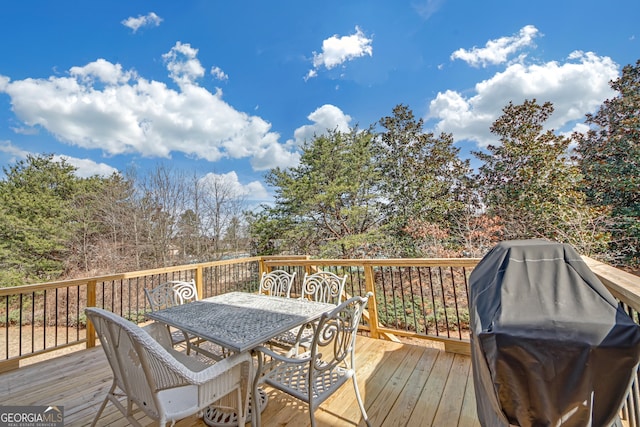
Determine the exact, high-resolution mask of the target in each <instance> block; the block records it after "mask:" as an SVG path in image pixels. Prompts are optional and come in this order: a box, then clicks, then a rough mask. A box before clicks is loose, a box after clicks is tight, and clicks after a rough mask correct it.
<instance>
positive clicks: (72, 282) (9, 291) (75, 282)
mask: <svg viewBox="0 0 640 427" xmlns="http://www.w3.org/2000/svg"><path fill="white" fill-rule="evenodd" d="M259 260H260V257H247V258H234V259H227V260H222V261H210V262H203V263H198V264H187V265H178V266H172V267H162V268H154V269H150V270H140V271H133V272H126V273H116V274H108V275H104V276H93V277H83V278H79V279H68V280H59V281H55V282H46V283H37V284H32V285H22V286H13V287H8V288H0V297H2V296H6V295H15V294H19V293H29V292H38V291H44V290H48V289H56V288H64V287H69V286H82V285H86V284H87V283H89V282H109V281H112V280H125V279H135V278H137V277H145V276H152V275H154V274H166V273H175V272H178V271H190V270H196V269H197V268H207V267H213V266H220V265H230V264H243V263H246V262H252V261H259Z"/></svg>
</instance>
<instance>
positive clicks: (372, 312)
mask: <svg viewBox="0 0 640 427" xmlns="http://www.w3.org/2000/svg"><path fill="white" fill-rule="evenodd" d="M374 283H375V279H374V275H373V266H372V265H371V264H365V265H364V286H365V290H366V291H367V292H371V293H372V294H373V296H372V297H371V298H370V299H369V304H367V311H369V328H371V338H376V339H378V338H380V333H379V332H378V305H377V304H376V290H375V286H374Z"/></svg>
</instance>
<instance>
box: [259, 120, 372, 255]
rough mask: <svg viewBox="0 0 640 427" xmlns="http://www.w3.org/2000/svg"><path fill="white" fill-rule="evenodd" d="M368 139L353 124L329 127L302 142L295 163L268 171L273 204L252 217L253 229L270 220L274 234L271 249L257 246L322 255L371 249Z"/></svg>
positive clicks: (363, 252)
mask: <svg viewBox="0 0 640 427" xmlns="http://www.w3.org/2000/svg"><path fill="white" fill-rule="evenodd" d="M372 140H373V134H372V133H371V132H370V131H360V130H358V129H357V128H354V129H352V130H351V131H350V132H339V131H335V130H334V131H329V132H327V134H325V135H322V136H316V137H315V138H314V139H313V140H312V141H310V142H308V143H306V144H305V145H304V146H303V147H302V150H303V151H302V155H301V159H300V164H299V166H297V167H294V168H290V169H280V168H277V169H273V170H271V171H270V172H269V173H268V174H267V176H266V181H267V183H268V184H270V185H271V186H273V187H274V188H275V193H276V200H275V206H274V207H272V208H268V210H267V211H266V212H263V214H261V215H258V216H256V217H255V218H254V221H253V222H252V229H253V230H254V231H255V230H256V229H258V228H261V229H264V228H265V226H268V225H269V226H271V227H272V229H273V230H277V231H278V238H277V241H276V242H272V243H271V249H269V244H268V243H267V242H264V241H262V242H260V243H259V247H261V248H264V249H269V250H273V249H275V248H278V250H279V251H288V252H298V253H310V254H318V255H322V256H325V257H362V256H369V255H371V254H372V253H375V252H376V248H375V243H374V242H376V241H378V238H379V236H378V235H377V234H376V233H377V228H378V224H379V222H380V215H379V212H378V209H377V205H378V201H379V197H378V194H377V193H376V191H375V190H376V185H377V183H378V181H379V178H378V174H377V171H376V168H375V167H374V164H373V156H372V152H371V150H372ZM254 235H255V234H254Z"/></svg>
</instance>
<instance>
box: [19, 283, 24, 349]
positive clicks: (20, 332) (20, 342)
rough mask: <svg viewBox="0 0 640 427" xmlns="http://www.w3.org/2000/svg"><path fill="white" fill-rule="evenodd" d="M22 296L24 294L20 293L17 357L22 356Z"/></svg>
mask: <svg viewBox="0 0 640 427" xmlns="http://www.w3.org/2000/svg"><path fill="white" fill-rule="evenodd" d="M23 295H24V294H23V293H22V292H20V308H19V314H18V345H19V347H18V356H22V307H24V304H23V297H22V296H23Z"/></svg>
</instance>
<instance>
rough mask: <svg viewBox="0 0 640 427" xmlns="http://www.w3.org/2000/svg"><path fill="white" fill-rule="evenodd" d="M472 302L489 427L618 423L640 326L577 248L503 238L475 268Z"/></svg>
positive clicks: (481, 408) (483, 417)
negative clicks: (621, 307) (585, 261)
mask: <svg viewBox="0 0 640 427" xmlns="http://www.w3.org/2000/svg"><path fill="white" fill-rule="evenodd" d="M470 298H471V302H470V309H471V329H472V337H471V357H472V365H473V377H474V388H475V394H476V402H477V409H478V417H479V420H480V422H481V424H482V425H483V426H487V427H488V426H491V427H493V426H506V425H509V424H512V425H519V426H523V427H524V426H557V425H562V426H589V425H593V426H607V425H611V424H612V423H617V421H616V420H617V413H618V411H619V409H620V407H621V405H622V403H623V400H624V397H625V395H626V392H627V389H628V387H629V385H630V382H631V379H632V377H633V374H634V373H635V370H636V368H637V364H638V360H639V357H640V327H639V326H638V325H636V324H635V323H633V321H632V320H631V318H630V317H629V316H628V315H627V314H626V313H625V312H624V311H623V310H622V309H620V308H619V307H618V304H617V302H616V300H615V299H614V298H613V296H612V295H611V294H610V293H609V291H608V290H607V289H606V288H605V287H604V285H603V284H602V283H601V282H600V281H599V280H598V278H596V276H595V275H594V274H593V273H592V272H591V270H589V268H588V267H587V265H586V264H585V263H584V262H583V261H582V259H581V258H580V256H579V255H578V253H576V251H575V250H574V249H573V248H572V247H571V246H569V245H562V244H558V243H551V242H547V241H543V240H524V241H507V242H503V243H500V244H499V245H497V246H496V247H494V248H493V249H492V250H491V251H490V252H489V253H488V254H487V255H486V256H485V257H484V258H483V259H482V260H481V261H480V263H479V264H478V266H477V267H476V268H475V269H474V270H473V272H472V274H471V276H470Z"/></svg>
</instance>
